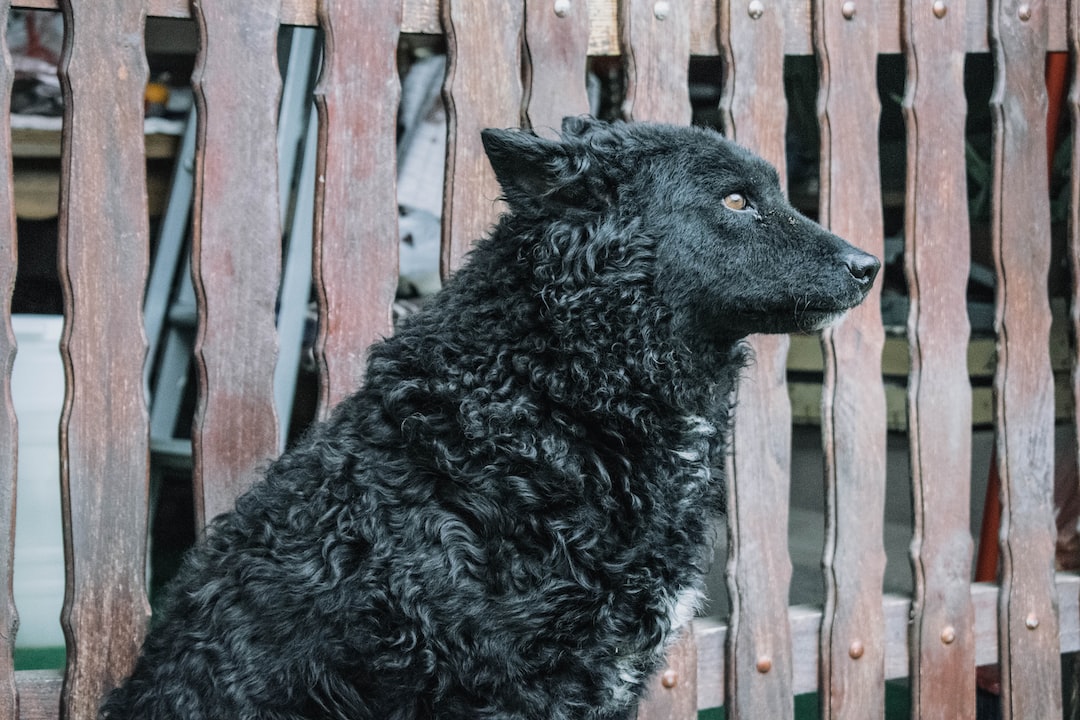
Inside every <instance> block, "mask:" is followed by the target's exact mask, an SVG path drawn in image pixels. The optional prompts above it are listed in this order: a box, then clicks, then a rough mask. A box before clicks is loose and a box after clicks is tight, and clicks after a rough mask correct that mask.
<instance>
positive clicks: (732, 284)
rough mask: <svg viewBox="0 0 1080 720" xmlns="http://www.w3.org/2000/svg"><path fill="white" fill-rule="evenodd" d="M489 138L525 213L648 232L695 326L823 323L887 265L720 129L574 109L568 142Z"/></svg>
mask: <svg viewBox="0 0 1080 720" xmlns="http://www.w3.org/2000/svg"><path fill="white" fill-rule="evenodd" d="M483 140H484V145H485V148H486V150H487V154H488V157H489V159H490V160H491V164H492V167H493V168H494V170H495V174H496V176H497V177H498V179H499V182H500V184H501V186H502V188H503V192H504V197H505V199H506V201H507V203H508V205H509V207H510V209H511V212H512V213H513V214H515V215H517V216H519V217H523V218H527V219H533V220H535V221H536V222H539V223H543V222H552V221H555V222H572V223H582V224H587V225H589V226H592V227H600V226H604V227H606V228H608V230H610V229H611V228H612V227H614V228H616V232H614V233H613V232H606V233H605V236H612V235H614V236H616V237H617V238H621V240H616V241H625V242H641V241H642V240H643V239H644V240H646V241H648V242H649V243H650V247H651V248H652V253H653V264H654V267H653V281H654V283H655V286H656V289H657V291H658V292H659V293H660V294H661V296H662V297H663V299H664V301H665V302H666V303H667V304H668V305H669V306H670V307H671V308H672V310H673V311H674V312H675V314H676V317H677V318H678V319H679V320H680V321H681V322H682V323H683V324H684V325H685V326H686V329H687V330H688V331H690V332H697V333H704V334H706V335H710V336H712V337H715V338H717V339H735V338H739V337H743V336H745V335H748V334H751V333H759V332H765V333H786V332H806V331H813V330H818V329H821V328H823V327H825V326H826V325H828V324H829V323H831V322H832V321H834V320H835V319H837V318H838V317H840V316H841V315H842V314H843V313H844V312H845V311H847V310H848V309H850V308H852V307H854V306H855V305H858V304H859V303H860V302H862V300H863V299H864V298H865V297H866V295H867V293H868V292H869V291H870V288H871V286H872V285H873V282H874V278H875V276H876V275H877V272H878V270H879V268H880V263H879V262H878V260H877V259H876V258H874V257H873V256H872V255H869V254H867V253H864V252H862V251H861V250H858V249H857V248H855V247H853V246H851V245H849V244H848V243H847V242H845V241H844V240H842V239H840V238H839V237H837V236H836V235H834V234H832V233H830V232H828V231H827V230H825V229H824V228H822V227H821V226H820V225H818V224H817V223H815V222H813V221H811V220H809V219H807V218H806V217H804V216H803V215H802V214H800V213H799V212H798V211H797V210H795V209H794V208H793V207H792V206H791V204H790V203H788V201H787V200H786V198H785V197H784V194H783V192H782V190H781V187H780V183H779V179H778V176H777V173H776V170H775V169H774V168H773V167H772V166H771V165H770V164H768V163H767V162H765V161H764V160H762V159H761V158H759V157H757V156H756V155H753V154H752V153H750V152H749V151H747V150H745V149H743V148H741V147H739V146H738V145H736V144H734V143H732V142H730V141H728V140H726V139H724V138H723V137H722V136H721V135H720V134H719V133H717V132H714V131H712V130H708V129H703V128H691V127H676V126H670V125H655V124H649V123H615V124H608V123H604V122H600V121H596V120H591V119H588V118H568V119H567V120H566V121H564V123H563V128H562V135H561V138H560V139H558V140H547V139H543V138H540V137H537V136H536V135H534V134H532V133H530V132H526V131H515V130H486V131H484V133H483ZM619 228H621V230H618V229H619Z"/></svg>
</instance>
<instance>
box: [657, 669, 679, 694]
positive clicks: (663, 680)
mask: <svg viewBox="0 0 1080 720" xmlns="http://www.w3.org/2000/svg"><path fill="white" fill-rule="evenodd" d="M660 684H661V685H663V686H664V687H666V688H667V689H668V690H670V689H671V688H673V687H675V686H676V685H678V684H679V673H677V672H675V670H673V669H672V668H668V669H667V670H665V671H664V673H663V675H661V676H660Z"/></svg>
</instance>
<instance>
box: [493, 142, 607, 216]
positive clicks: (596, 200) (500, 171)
mask: <svg viewBox="0 0 1080 720" xmlns="http://www.w3.org/2000/svg"><path fill="white" fill-rule="evenodd" d="M480 137H481V139H482V140H483V143H484V150H485V151H486V152H487V156H488V160H489V161H490V162H491V167H492V169H494V170H495V177H496V178H497V179H498V181H499V185H500V186H501V187H502V190H503V197H504V198H505V199H506V202H507V204H509V205H510V207H511V209H513V210H515V211H525V212H530V213H534V212H538V211H542V210H543V209H545V208H546V209H549V210H551V209H554V210H556V211H559V212H566V211H572V210H596V209H598V204H600V203H602V202H603V198H602V197H601V196H600V194H599V193H598V190H599V189H600V188H601V187H603V185H604V183H603V182H602V181H601V182H598V180H599V179H598V178H593V177H590V173H589V172H588V171H589V168H590V166H591V165H592V163H591V162H590V158H589V157H588V154H587V152H586V149H585V148H584V146H582V145H581V144H580V143H567V142H560V141H556V140H545V139H544V138H541V137H537V136H536V135H534V134H533V133H531V132H529V131H526V130H496V129H490V128H489V129H487V130H483V131H481V133H480Z"/></svg>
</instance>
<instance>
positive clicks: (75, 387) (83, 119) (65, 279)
mask: <svg viewBox="0 0 1080 720" xmlns="http://www.w3.org/2000/svg"><path fill="white" fill-rule="evenodd" d="M63 5H64V27H65V32H66V34H67V38H66V42H65V45H64V48H65V49H64V53H63V56H62V57H61V59H60V80H61V87H62V89H63V96H64V124H63V127H64V130H63V143H62V157H61V165H62V172H61V180H60V217H59V250H58V254H59V258H60V281H61V286H62V288H63V291H64V292H63V295H64V316H65V324H64V333H63V337H62V339H61V342H60V350H61V357H62V358H63V363H64V369H65V376H66V387H67V394H66V397H65V401H64V409H63V414H62V416H61V421H60V452H61V463H60V468H61V504H62V512H63V521H64V550H65V558H66V561H67V562H66V571H67V588H66V593H65V601H64V609H63V613H62V617H61V624H62V625H63V627H64V634H65V637H66V638H67V642H68V648H67V659H68V665H67V673H66V675H65V680H64V690H63V698H62V708H63V716H64V717H68V718H88V717H94V716H95V714H96V711H97V705H98V702H99V700H100V698H101V695H102V694H103V692H104V691H105V690H107V689H109V688H111V687H112V686H113V685H114V684H116V683H118V682H119V680H120V679H121V678H122V677H123V676H124V675H125V674H127V673H128V672H129V671H130V669H131V664H132V662H133V660H134V657H135V654H136V652H137V651H138V647H139V644H140V642H141V640H142V635H143V629H144V627H145V623H146V619H147V616H148V614H149V608H148V605H147V602H146V592H145V550H146V527H147V482H148V474H149V470H148V468H149V449H148V438H149V420H148V414H147V411H146V403H145V398H144V395H143V363H144V361H145V357H146V340H145V337H144V334H143V326H142V323H143V317H142V302H143V293H144V289H145V286H146V278H147V273H148V264H149V219H148V214H147V205H146V202H147V201H146V166H145V149H144V140H143V93H144V88H145V86H146V80H147V74H148V71H147V65H146V54H145V50H144V48H143V45H142V36H143V35H142V33H143V27H144V25H145V14H144V11H143V9H142V7H140V6H139V5H138V4H133V3H130V2H126V1H125V0H67V1H66V2H64V3H63Z"/></svg>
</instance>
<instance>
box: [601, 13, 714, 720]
mask: <svg viewBox="0 0 1080 720" xmlns="http://www.w3.org/2000/svg"><path fill="white" fill-rule="evenodd" d="M619 37H620V42H621V43H622V52H623V59H624V61H623V66H624V69H625V72H626V95H625V99H624V101H623V106H622V111H623V116H624V117H626V118H627V119H628V120H651V121H656V122H670V123H675V124H688V123H689V122H690V92H689V88H688V85H687V71H688V67H689V62H690V8H689V6H687V5H685V4H679V3H670V2H666V1H661V2H655V3H654V2H652V0H626V1H625V2H622V3H620V5H619ZM690 657H694V658H696V657H697V648H696V645H695V640H694V636H693V633H690V632H687V633H684V634H683V636H682V637H681V638H680V639H679V640H678V642H677V643H676V644H675V646H673V647H672V648H671V649H670V650H669V651H668V658H667V665H666V667H665V668H664V669H662V670H661V671H660V673H659V675H658V677H659V680H657V679H655V678H654V680H653V683H654V689H653V692H651V693H650V695H649V696H648V697H647V698H646V699H645V701H644V702H643V703H642V704H641V707H640V708H639V710H638V718H639V720H667V719H668V718H671V719H675V718H678V719H679V720H683V719H684V718H693V717H694V716H695V714H694V713H693V712H692V711H691V710H690V709H689V708H692V707H693V706H694V704H695V703H696V696H697V667H696V663H695V664H694V666H693V667H687V665H686V659H687V658H690ZM673 673H674V674H675V675H676V676H678V677H679V678H681V679H680V681H679V682H678V683H675V684H672V685H670V687H666V688H663V678H665V677H667V678H669V679H670V678H671V677H672V676H673V675H672V674H673ZM657 682H660V683H661V687H662V688H663V689H665V690H666V692H664V691H659V690H657V689H656V683H657Z"/></svg>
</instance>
